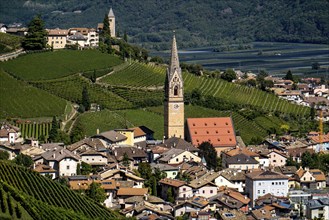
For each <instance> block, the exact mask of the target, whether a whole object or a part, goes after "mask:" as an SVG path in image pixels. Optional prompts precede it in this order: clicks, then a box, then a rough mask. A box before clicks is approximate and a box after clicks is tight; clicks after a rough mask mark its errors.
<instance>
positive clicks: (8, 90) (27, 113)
mask: <svg viewBox="0 0 329 220" xmlns="http://www.w3.org/2000/svg"><path fill="white" fill-rule="evenodd" d="M0 100H1V101H0V119H5V118H33V117H41V116H42V117H52V116H54V115H57V116H62V115H63V114H64V110H65V106H66V104H67V102H66V101H65V100H64V99H61V98H59V97H57V96H55V95H52V94H49V93H47V92H45V91H43V90H40V89H37V88H35V87H33V86H31V85H28V84H26V83H24V82H22V81H18V80H16V79H14V78H12V77H11V76H9V75H8V74H6V73H5V72H3V71H1V70H0Z"/></svg>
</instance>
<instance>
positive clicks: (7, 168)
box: [0, 161, 122, 220]
mask: <svg viewBox="0 0 329 220" xmlns="http://www.w3.org/2000/svg"><path fill="white" fill-rule="evenodd" d="M0 191H1V194H2V198H1V200H2V199H3V198H7V197H8V195H9V194H10V197H11V200H12V202H13V203H14V204H17V203H19V204H20V206H21V207H22V208H21V210H24V211H23V214H24V219H31V217H32V218H33V219H40V220H45V219H121V218H122V217H121V216H120V215H118V214H117V213H114V212H113V211H110V210H108V209H106V208H105V207H103V206H101V205H99V204H96V203H95V202H94V201H92V200H91V199H89V198H87V197H86V196H83V195H80V194H78V193H76V192H73V191H71V190H69V189H68V188H67V187H65V186H63V185H60V184H59V183H57V182H54V181H53V180H51V179H48V178H45V177H43V176H40V175H39V174H37V173H35V172H33V171H31V170H29V169H27V168H24V167H20V166H16V165H12V164H10V163H7V162H1V161H0ZM8 214H9V213H8V211H6V212H2V214H0V216H1V215H2V216H8ZM15 215H16V214H15ZM9 216H11V215H9Z"/></svg>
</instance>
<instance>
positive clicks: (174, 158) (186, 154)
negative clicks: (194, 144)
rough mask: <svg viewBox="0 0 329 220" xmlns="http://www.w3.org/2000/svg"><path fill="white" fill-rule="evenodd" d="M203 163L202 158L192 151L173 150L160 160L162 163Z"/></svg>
mask: <svg viewBox="0 0 329 220" xmlns="http://www.w3.org/2000/svg"><path fill="white" fill-rule="evenodd" d="M187 161H191V162H192V161H193V162H197V163H198V162H201V158H200V157H198V156H197V155H195V154H193V153H192V152H190V151H186V150H182V149H175V148H172V149H170V150H169V151H167V152H165V153H163V154H162V155H161V157H160V158H159V162H160V163H167V164H181V163H183V162H187Z"/></svg>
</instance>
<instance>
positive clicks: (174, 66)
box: [170, 31, 180, 74]
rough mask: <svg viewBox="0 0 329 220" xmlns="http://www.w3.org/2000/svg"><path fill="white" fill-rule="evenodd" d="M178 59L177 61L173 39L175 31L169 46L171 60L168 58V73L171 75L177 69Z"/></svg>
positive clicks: (174, 40) (175, 44) (174, 38)
mask: <svg viewBox="0 0 329 220" xmlns="http://www.w3.org/2000/svg"><path fill="white" fill-rule="evenodd" d="M179 68H180V67H179V59H178V51H177V43H176V37H175V31H174V35H173V39H172V46H171V58H170V73H171V74H173V73H174V72H175V69H179Z"/></svg>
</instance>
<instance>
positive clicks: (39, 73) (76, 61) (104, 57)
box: [0, 50, 122, 81]
mask: <svg viewBox="0 0 329 220" xmlns="http://www.w3.org/2000/svg"><path fill="white" fill-rule="evenodd" d="M120 63H122V61H121V60H120V59H119V58H118V57H116V56H114V55H109V54H105V53H101V52H100V51H98V50H83V51H77V50H60V51H54V52H45V53H34V54H28V55H25V56H22V57H19V58H18V59H14V60H11V61H8V62H5V63H3V64H0V65H1V67H2V68H3V69H4V70H6V71H7V72H9V73H10V74H13V75H15V76H16V77H17V78H19V79H23V80H27V81H36V80H47V79H57V78H61V77H65V76H68V75H72V74H75V73H82V72H84V71H92V70H94V69H105V68H110V67H113V66H116V65H119V64H120Z"/></svg>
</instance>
